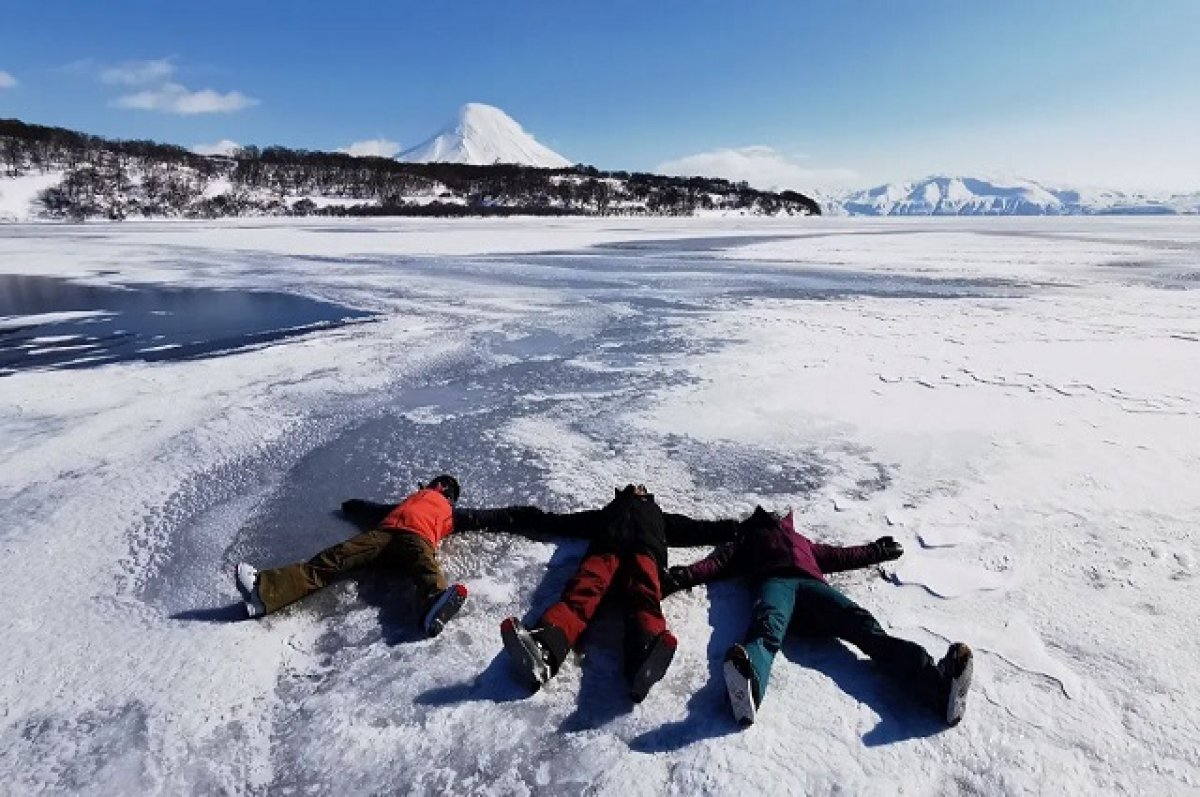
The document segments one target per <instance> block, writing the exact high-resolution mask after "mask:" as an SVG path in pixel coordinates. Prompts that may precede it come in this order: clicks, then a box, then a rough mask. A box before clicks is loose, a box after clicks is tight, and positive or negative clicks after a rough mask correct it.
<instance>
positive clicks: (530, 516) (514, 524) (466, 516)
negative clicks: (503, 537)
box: [454, 506, 546, 535]
mask: <svg viewBox="0 0 1200 797" xmlns="http://www.w3.org/2000/svg"><path fill="white" fill-rule="evenodd" d="M545 516H546V513H545V512H543V511H542V510H540V509H538V508H537V507H536V506H505V507H500V508H498V509H455V510H454V530H455V531H479V530H481V529H486V530H487V531H499V532H507V533H510V534H526V535H530V534H532V535H537V534H540V533H541V532H540V526H541V525H542V523H543V518H545Z"/></svg>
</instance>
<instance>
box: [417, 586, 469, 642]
mask: <svg viewBox="0 0 1200 797" xmlns="http://www.w3.org/2000/svg"><path fill="white" fill-rule="evenodd" d="M466 602H467V588H466V587H464V586H463V585H462V584H455V585H454V586H453V587H451V588H450V590H449V595H448V596H447V597H445V598H443V599H440V605H434V606H433V607H432V608H430V610H429V614H427V615H425V633H426V634H427V635H429V636H431V637H435V636H437V635H438V634H440V633H442V630H443V629H444V628H445V627H446V623H448V622H450V620H452V619H453V618H454V615H456V614H458V612H459V610H460V609H462V607H463V604H464V603H466Z"/></svg>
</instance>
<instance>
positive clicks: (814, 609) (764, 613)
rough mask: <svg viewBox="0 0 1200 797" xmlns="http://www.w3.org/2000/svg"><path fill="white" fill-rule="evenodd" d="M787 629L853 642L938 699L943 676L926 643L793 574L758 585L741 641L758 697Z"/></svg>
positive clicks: (925, 696)
mask: <svg viewBox="0 0 1200 797" xmlns="http://www.w3.org/2000/svg"><path fill="white" fill-rule="evenodd" d="M789 629H790V630H791V631H793V632H794V633H797V634H802V635H804V636H829V637H835V638H837V639H841V640H844V641H846V642H849V643H850V644H852V645H854V646H855V647H856V648H858V649H859V650H861V651H862V652H863V653H865V654H867V655H868V656H870V657H871V659H872V660H873V661H874V662H875V663H876V664H877V665H879V666H880V667H881V668H882V669H883V670H884V672H886V673H887V674H888V675H890V676H892V677H893V678H894V679H895V680H896V681H897V683H898V684H900V685H901V686H902V687H904V688H905V689H908V690H910V691H911V692H912V693H913V694H914V696H915V697H917V698H918V699H920V700H934V699H935V698H936V695H937V693H938V687H939V685H940V683H941V676H940V675H939V674H938V670H937V666H936V665H935V664H934V663H933V659H931V658H930V657H929V654H928V653H926V652H925V649H924V648H923V647H921V646H920V645H918V644H917V643H915V642H909V641H908V640H907V639H900V638H898V637H894V636H891V635H889V634H888V633H887V632H886V631H884V630H883V628H881V627H880V625H879V623H878V622H877V621H876V620H875V618H874V617H873V616H871V613H870V612H868V611H867V610H866V609H864V608H862V607H861V606H859V605H858V604H857V603H855V602H854V601H852V600H850V599H849V598H847V597H846V596H845V595H843V594H842V593H840V592H838V591H837V590H836V589H834V588H833V587H831V586H829V585H828V584H826V583H825V582H824V581H817V580H816V579H814V578H807V577H805V576H789V577H786V578H768V579H764V580H763V581H761V582H759V583H758V584H757V585H755V601H754V607H753V609H751V614H750V628H749V630H747V632H746V641H745V642H744V643H743V645H744V647H745V648H746V652H747V653H748V654H749V656H750V663H751V664H752V665H753V666H754V673H755V675H757V676H758V684H759V688H760V694H759V699H760V700H761V699H762V697H763V696H764V695H766V692H767V681H768V680H769V679H770V677H771V663H772V662H773V661H774V660H775V654H776V653H778V652H779V648H780V646H781V645H782V644H783V638H784V635H785V634H786V633H787V632H788V630H789Z"/></svg>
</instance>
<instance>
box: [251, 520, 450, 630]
mask: <svg viewBox="0 0 1200 797" xmlns="http://www.w3.org/2000/svg"><path fill="white" fill-rule="evenodd" d="M369 564H374V565H380V566H383V567H386V568H388V569H389V570H392V571H394V572H396V573H398V574H400V575H403V576H405V577H407V578H408V579H409V580H411V581H412V583H413V585H414V586H415V587H416V588H417V598H418V600H421V601H423V603H422V607H424V605H426V604H427V603H428V602H429V601H430V600H432V599H433V597H434V596H436V595H437V594H438V593H439V592H441V591H442V590H444V589H445V588H446V576H445V575H443V573H442V568H441V566H440V565H439V564H438V560H437V554H436V553H435V552H434V550H433V546H432V545H430V544H429V542H428V541H427V540H426V539H425V538H424V537H421V536H419V535H417V534H413V533H411V532H407V531H382V530H380V529H374V530H372V531H365V532H363V533H362V534H358V535H356V536H354V537H351V538H350V539H348V540H346V541H345V542H339V543H338V544H337V545H334V546H333V547H331V548H326V549H325V550H323V551H321V552H320V553H319V554H317V555H316V556H314V557H313V558H312V559H309V560H308V561H307V562H298V563H297V564H294V565H287V566H286V567H277V568H275V569H274V570H262V571H260V572H259V574H258V592H259V595H260V596H261V597H262V602H263V606H264V607H266V610H267V612H273V611H275V610H277V609H282V608H283V607H284V606H287V605H288V604H289V603H294V602H295V601H298V600H300V599H301V598H303V597H304V596H305V595H310V594H312V593H313V592H316V591H317V590H319V589H321V588H322V587H324V586H325V585H326V584H329V583H330V582H332V581H334V580H336V579H337V578H338V577H340V576H342V575H345V574H346V573H349V572H350V571H351V570H356V569H358V568H360V567H362V566H364V565H369Z"/></svg>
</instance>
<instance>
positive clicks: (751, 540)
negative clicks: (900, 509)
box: [663, 507, 973, 725]
mask: <svg viewBox="0 0 1200 797" xmlns="http://www.w3.org/2000/svg"><path fill="white" fill-rule="evenodd" d="M903 553H904V549H903V548H902V547H901V546H900V543H898V542H896V541H895V540H894V539H892V538H891V537H881V538H879V539H878V540H876V541H875V542H872V543H867V544H866V545H855V546H848V547H842V546H837V545H824V544H821V543H814V542H812V541H811V540H809V539H808V538H807V537H805V536H804V535H803V534H801V533H800V532H798V531H796V528H795V524H794V521H793V519H792V516H791V514H788V515H786V516H783V517H781V516H778V515H775V514H772V513H770V512H767V511H766V510H764V509H763V508H762V507H757V508H756V509H755V510H754V513H753V514H752V515H751V516H750V517H749V518H747V519H746V520H744V521H742V523H741V525H740V528H739V533H738V536H737V538H736V539H735V540H734V541H733V542H729V543H726V544H724V545H721V546H720V547H718V548H717V549H716V550H714V551H713V552H712V554H710V555H709V556H708V557H706V558H705V559H702V560H700V561H698V562H695V563H694V564H692V565H690V566H686V567H681V566H676V567H671V568H670V569H669V570H668V571H667V574H666V577H665V578H664V579H663V593H664V595H665V594H667V593H670V592H674V591H676V590H680V589H688V588H690V587H692V586H693V585H696V584H704V583H707V582H709V581H713V580H716V579H719V578H723V577H727V576H732V575H741V576H743V577H744V578H745V579H746V580H747V581H748V582H749V583H750V585H751V589H752V590H753V593H754V598H755V601H754V607H753V609H752V610H751V617H750V627H749V629H748V630H747V631H746V636H745V640H744V641H743V642H742V643H741V644H740V645H734V646H733V647H731V648H730V649H729V651H728V652H727V653H726V655H725V666H724V676H725V685H726V688H727V690H728V692H729V700H730V704H731V706H732V707H733V711H734V715H735V717H736V718H737V719H738V721H739V722H740V723H741V724H743V725H749V724H751V723H753V722H754V719H755V716H756V715H757V712H758V709H759V706H760V705H761V704H762V700H763V697H764V695H765V694H766V690H767V682H768V680H769V678H770V675H771V664H772V662H773V661H774V659H775V654H776V653H778V652H779V648H780V646H781V645H782V643H783V638H784V635H785V634H786V633H787V631H788V630H789V628H792V629H796V630H803V631H804V632H805V633H808V634H812V633H816V634H820V635H826V636H832V637H836V638H838V639H843V640H845V641H847V642H849V643H851V644H852V645H854V646H855V647H857V648H859V649H860V650H862V651H863V652H864V653H866V654H867V655H868V656H870V657H871V659H872V660H874V661H875V663H876V664H878V665H879V666H880V667H881V668H882V669H883V670H884V671H885V672H886V673H887V674H888V675H890V676H892V677H893V678H894V679H895V680H896V681H897V682H898V683H900V684H902V685H903V686H904V687H905V688H907V689H908V690H910V691H911V692H912V693H914V694H915V695H916V696H917V697H918V698H920V699H923V700H924V701H925V702H926V703H927V704H928V705H930V706H931V707H932V708H933V709H934V710H935V711H937V712H938V714H939V715H940V716H942V717H944V718H945V721H946V723H947V724H948V725H956V724H958V722H959V721H960V720H961V719H962V716H963V711H964V710H965V708H966V698H967V691H968V689H969V688H970V683H971V674H972V670H973V664H972V653H971V649H970V648H969V647H968V646H967V645H965V644H963V643H962V642H955V643H954V644H952V645H950V648H949V650H947V651H946V655H945V656H944V657H943V658H942V659H941V661H940V662H938V663H934V661H933V659H932V658H931V657H930V656H929V654H928V653H926V652H925V649H924V648H922V647H921V646H920V645H918V644H916V643H915V642H910V641H908V640H906V639H900V638H899V637H894V636H891V635H890V634H888V633H887V632H886V631H884V630H883V628H882V627H880V625H879V623H878V622H877V621H876V620H875V618H874V617H873V616H872V615H871V613H870V612H868V611H867V610H866V609H864V608H862V607H861V606H859V605H858V604H856V603H855V602H854V601H852V600H850V598H848V597H846V596H845V595H843V594H842V593H841V592H839V591H838V590H836V589H834V588H833V587H832V586H830V584H829V583H828V582H827V581H826V580H825V575H826V574H827V573H836V572H839V571H842V570H853V569H856V568H860V567H868V566H870V565H873V564H877V563H879V562H885V561H888V560H892V559H897V558H899V557H900V556H901V555H903Z"/></svg>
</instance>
